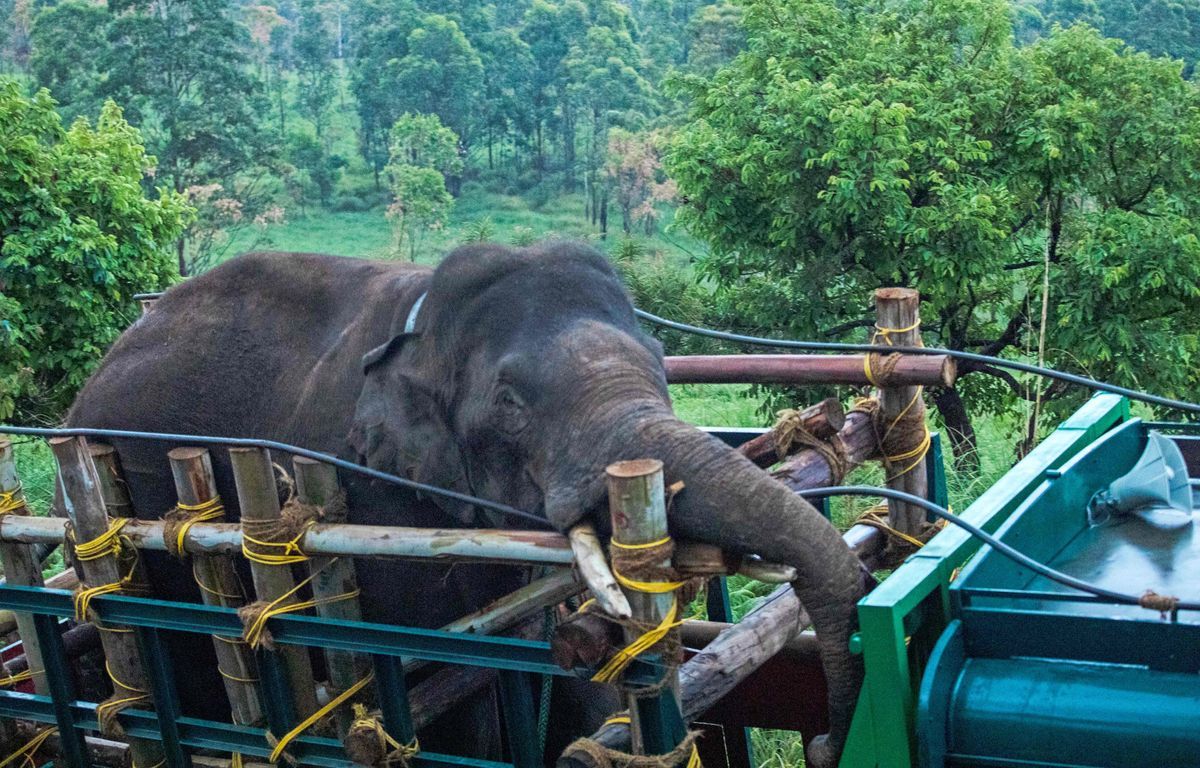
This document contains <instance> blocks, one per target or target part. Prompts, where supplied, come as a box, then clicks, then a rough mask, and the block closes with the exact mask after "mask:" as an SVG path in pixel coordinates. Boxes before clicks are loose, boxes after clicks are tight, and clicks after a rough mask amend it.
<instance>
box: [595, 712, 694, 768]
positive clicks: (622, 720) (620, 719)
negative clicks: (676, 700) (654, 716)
mask: <svg viewBox="0 0 1200 768" xmlns="http://www.w3.org/2000/svg"><path fill="white" fill-rule="evenodd" d="M610 725H628V726H630V727H632V726H633V720H632V719H631V718H630V717H629V715H613V716H612V717H610V718H608V719H607V720H605V721H604V725H602V726H600V727H601V728H605V727H607V726H610ZM687 768H702V764H701V762H700V750H699V749H697V748H696V745H695V744H692V754H691V757H689V758H688V762H687Z"/></svg>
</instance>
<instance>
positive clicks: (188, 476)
mask: <svg viewBox="0 0 1200 768" xmlns="http://www.w3.org/2000/svg"><path fill="white" fill-rule="evenodd" d="M167 458H168V459H169V460H170V463H171V476H172V477H173V478H174V480H175V494H176V496H178V498H179V502H180V503H181V504H186V505H188V506H196V505H199V504H204V503H206V502H212V501H215V502H216V503H218V504H219V503H220V501H221V500H220V496H219V495H218V494H217V483H216V477H215V476H214V475H213V468H212V457H211V456H210V455H209V452H208V450H207V449H204V448H187V447H185V448H175V449H173V450H171V451H170V452H169V453H167ZM191 567H192V575H193V577H194V578H195V580H196V585H197V586H199V587H200V599H201V600H203V601H204V604H205V605H215V606H220V607H223V608H241V607H242V606H243V605H245V602H246V601H245V598H244V592H243V589H242V583H241V580H240V579H239V578H238V575H237V571H236V570H235V569H234V565H233V560H232V559H231V558H230V556H228V555H201V554H197V555H193V556H192V562H191ZM213 648H214V649H215V650H216V653H217V665H218V669H219V670H220V671H221V673H222V674H221V678H222V682H223V683H224V685H225V695H226V696H227V697H228V698H229V704H230V707H231V711H232V713H233V722H234V723H235V724H238V725H251V724H253V723H257V722H258V721H259V720H260V719H261V718H262V716H263V706H262V697H261V693H260V691H259V688H258V683H257V680H258V668H257V666H256V665H255V663H254V656H253V654H252V652H251V650H250V648H249V647H248V646H246V645H244V644H242V643H238V642H231V641H230V640H229V639H228V638H219V637H216V636H214V637H213Z"/></svg>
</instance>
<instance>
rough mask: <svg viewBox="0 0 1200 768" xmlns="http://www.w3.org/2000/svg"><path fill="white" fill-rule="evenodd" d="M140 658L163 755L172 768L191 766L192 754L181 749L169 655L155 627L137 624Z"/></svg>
mask: <svg viewBox="0 0 1200 768" xmlns="http://www.w3.org/2000/svg"><path fill="white" fill-rule="evenodd" d="M136 637H137V641H138V646H139V648H140V650H141V652H142V658H143V659H145V660H146V675H147V676H148V677H149V678H150V692H151V694H152V695H153V696H154V710H155V711H156V712H157V713H158V731H159V733H160V734H161V735H162V744H163V756H164V757H165V758H166V761H167V765H169V766H170V767H171V768H192V757H191V755H189V754H188V753H187V752H186V751H185V750H184V749H183V742H182V740H181V738H180V735H179V718H180V716H181V715H182V714H183V710H182V708H181V707H180V705H179V693H178V691H177V689H176V688H175V672H174V669H173V668H172V666H171V657H170V654H169V653H167V649H166V647H165V646H164V645H163V642H162V637H161V636H160V635H159V633H158V630H157V629H153V628H150V627H140V628H138V629H137V630H136Z"/></svg>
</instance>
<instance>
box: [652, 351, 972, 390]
mask: <svg viewBox="0 0 1200 768" xmlns="http://www.w3.org/2000/svg"><path fill="white" fill-rule="evenodd" d="M865 357H866V356H865V355H691V356H685V357H668V358H666V360H665V361H664V362H665V364H666V370H667V382H668V383H670V384H849V385H857V386H865V385H867V384H870V383H871V382H870V381H868V380H867V372H866V366H865V360H864V358H865ZM874 367H875V368H878V367H879V366H877V365H876V366H874ZM956 375H957V368H956V366H955V363H954V360H953V359H952V358H950V357H947V356H946V355H901V356H900V358H899V359H898V360H897V361H896V367H895V369H894V370H893V371H892V373H891V374H890V375H889V376H888V380H887V383H888V385H889V386H931V387H950V386H953V385H954V380H955V377H956Z"/></svg>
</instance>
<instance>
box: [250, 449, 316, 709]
mask: <svg viewBox="0 0 1200 768" xmlns="http://www.w3.org/2000/svg"><path fill="white" fill-rule="evenodd" d="M229 458H230V461H231V463H232V464H233V476H234V480H235V481H236V483H237V496H238V507H239V508H240V509H241V513H242V521H243V525H244V524H245V522H246V521H266V522H271V521H277V520H279V519H280V509H279V494H278V491H277V490H276V488H275V472H274V469H273V468H272V466H271V455H270V453H268V452H267V451H266V450H264V449H262V448H230V449H229ZM250 573H251V575H252V576H253V578H254V593H255V594H256V595H257V596H258V599H259V600H261V601H264V602H268V603H270V602H272V601H275V600H279V601H280V602H279V605H281V606H282V605H289V604H292V603H295V602H298V601H297V599H296V597H295V596H294V595H293V596H291V597H286V598H285V597H284V595H286V594H288V592H290V591H292V590H293V589H294V588H295V586H296V582H295V580H294V579H293V578H292V569H291V566H290V565H267V564H264V563H260V562H257V561H254V560H251V561H250ZM274 652H275V653H278V654H279V655H280V657H281V659H282V660H283V663H284V666H285V668H286V669H287V674H288V682H289V683H290V685H291V691H292V704H293V706H294V708H295V713H296V717H297V718H300V719H303V718H305V717H308V716H309V715H311V714H312V713H313V712H316V711H317V688H316V683H315V682H314V681H313V673H312V666H311V664H310V662H309V658H308V650H307V649H306V648H301V647H299V646H294V645H285V646H280V647H279V648H278V649H277V650H276V651H274Z"/></svg>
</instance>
